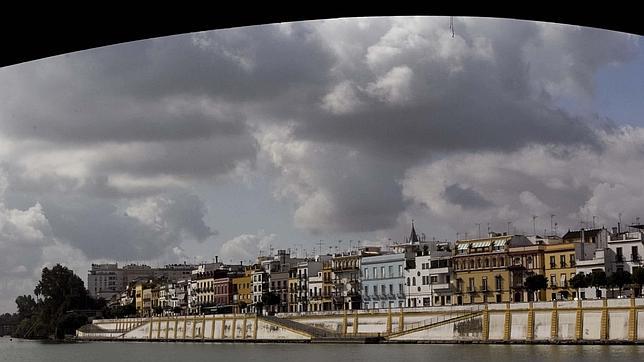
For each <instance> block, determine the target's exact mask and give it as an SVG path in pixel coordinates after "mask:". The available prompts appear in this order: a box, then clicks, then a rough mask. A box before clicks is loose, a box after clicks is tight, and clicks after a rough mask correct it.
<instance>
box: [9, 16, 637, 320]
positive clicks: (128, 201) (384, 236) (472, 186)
mask: <svg viewBox="0 0 644 362" xmlns="http://www.w3.org/2000/svg"><path fill="white" fill-rule="evenodd" d="M454 27H455V36H454V37H452V33H451V31H450V29H449V18H432V17H428V18H365V19H338V20H325V21H313V22H302V23H290V24H275V25H266V26H253V27H246V28H237V29H229V30H218V31H212V32H203V33H195V34H185V35H177V36H173V37H166V38H159V39H151V40H145V41H138V42H132V43H127V44H120V45H115V46H109V47H104V48H99V49H92V50H87V51H82V52H76V53H72V54H67V55H62V56H57V57H52V58H47V59H42V60H39V61H34V62H29V63H24V64H19V65H14V66H9V67H5V68H2V69H0V311H5V310H7V311H12V310H14V309H15V306H14V303H13V299H14V298H15V296H17V295H19V294H24V293H29V292H31V291H33V287H34V283H35V280H37V279H38V277H39V273H40V270H41V269H42V267H43V266H47V265H52V263H55V262H61V263H64V264H66V265H69V266H70V267H72V268H73V269H74V270H75V271H76V272H77V273H79V274H80V275H81V276H83V277H85V275H86V273H87V269H88V267H89V264H91V263H92V262H104V261H118V262H120V263H123V262H126V261H127V262H132V261H145V262H148V263H150V264H152V265H155V266H156V265H163V264H164V263H169V262H183V261H184V260H187V261H194V260H195V259H196V260H210V259H212V258H214V256H215V255H218V256H220V257H221V258H223V259H224V260H225V261H231V262H235V263H236V262H239V261H240V260H245V261H247V260H249V259H252V258H254V257H255V256H256V255H257V254H258V253H259V252H260V250H261V252H262V253H264V254H266V253H267V252H268V250H269V248H270V247H273V248H282V247H283V248H289V247H290V248H292V250H294V249H295V248H297V249H298V252H299V253H302V251H303V249H305V250H306V252H307V253H309V254H310V253H312V252H313V248H314V247H316V248H319V247H318V243H319V242H320V241H322V242H323V244H322V245H323V251H328V250H333V249H335V248H336V247H337V246H339V247H340V248H343V249H344V248H347V247H348V244H349V240H352V245H354V246H355V245H356V244H357V241H358V240H361V241H362V242H361V243H362V244H363V245H364V244H368V243H383V242H387V241H388V239H389V238H391V239H392V240H400V239H401V238H402V237H403V236H404V235H406V234H407V233H408V229H409V224H410V222H411V220H412V219H414V220H416V224H417V228H418V229H419V231H422V232H423V233H425V234H426V235H427V237H428V238H431V237H435V238H437V239H455V238H456V236H457V233H459V236H460V237H464V236H465V233H468V234H469V235H470V236H475V235H476V234H477V233H478V225H477V224H481V225H482V226H481V228H482V230H483V232H485V231H486V229H487V225H488V224H489V225H490V228H491V229H492V230H496V231H507V228H508V224H507V223H508V222H511V223H512V224H511V226H510V227H511V231H514V230H515V229H516V232H524V233H532V231H533V218H532V216H533V215H534V216H537V219H536V229H537V231H538V232H540V233H542V232H543V230H544V229H548V230H550V220H551V218H550V215H551V214H555V215H556V217H555V219H554V220H555V221H556V222H557V224H558V231H559V232H560V233H562V232H563V231H565V230H567V229H568V228H576V227H579V226H580V225H581V224H580V222H585V223H586V225H589V224H591V223H592V218H593V216H595V221H596V224H597V225H606V226H613V224H614V223H615V222H616V220H617V218H618V214H619V213H622V220H623V221H624V223H631V222H633V221H634V220H635V217H638V216H640V215H642V216H644V210H643V209H642V205H644V188H643V187H642V184H641V180H642V179H644V102H642V95H644V40H643V39H642V37H640V36H635V35H628V34H623V33H617V32H610V31H604V30H597V29H590V28H580V27H575V26H565V25H555V24H546V23H536V22H524V21H514V20H496V19H476V18H455V20H454ZM338 240H343V241H342V243H339V242H338Z"/></svg>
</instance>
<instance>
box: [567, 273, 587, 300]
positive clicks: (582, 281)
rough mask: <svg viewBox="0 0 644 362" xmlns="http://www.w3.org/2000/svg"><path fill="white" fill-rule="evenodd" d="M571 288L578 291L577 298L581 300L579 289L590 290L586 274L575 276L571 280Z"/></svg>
mask: <svg viewBox="0 0 644 362" xmlns="http://www.w3.org/2000/svg"><path fill="white" fill-rule="evenodd" d="M570 286H571V287H573V288H575V289H577V297H578V298H579V299H581V293H580V292H579V289H582V288H588V279H587V278H586V276H585V275H584V273H578V274H575V276H574V277H572V278H570Z"/></svg>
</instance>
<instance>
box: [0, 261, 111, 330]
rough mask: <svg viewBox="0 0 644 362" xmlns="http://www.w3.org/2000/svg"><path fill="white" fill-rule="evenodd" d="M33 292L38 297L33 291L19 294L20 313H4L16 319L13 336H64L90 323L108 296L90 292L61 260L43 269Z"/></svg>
mask: <svg viewBox="0 0 644 362" xmlns="http://www.w3.org/2000/svg"><path fill="white" fill-rule="evenodd" d="M34 294H35V295H36V298H35V299H34V297H32V296H31V295H21V296H19V297H17V298H16V304H17V306H18V313H14V314H13V315H11V314H5V315H3V317H4V318H6V319H7V320H11V321H12V324H13V323H16V322H17V328H16V330H15V331H14V333H13V336H14V337H19V338H30V339H44V338H55V339H62V338H64V336H65V334H74V333H75V331H76V329H77V328H79V327H80V326H82V325H84V324H86V323H88V316H89V315H91V314H92V313H93V312H95V311H97V310H98V311H101V310H104V309H105V308H106V302H105V300H103V299H95V298H93V297H92V296H90V295H89V292H88V291H87V289H85V285H84V283H83V280H82V279H81V278H79V277H78V276H77V275H75V274H74V272H73V271H72V270H70V269H68V268H67V267H65V266H62V265H60V264H56V266H54V267H53V268H51V269H49V268H44V269H43V270H42V276H41V280H40V281H39V282H38V284H37V285H36V288H35V289H34Z"/></svg>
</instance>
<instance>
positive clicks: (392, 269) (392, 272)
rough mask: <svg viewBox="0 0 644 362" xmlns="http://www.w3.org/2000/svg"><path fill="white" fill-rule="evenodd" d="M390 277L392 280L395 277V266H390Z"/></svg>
mask: <svg viewBox="0 0 644 362" xmlns="http://www.w3.org/2000/svg"><path fill="white" fill-rule="evenodd" d="M389 277H390V278H393V277H394V266H393V265H390V266H389Z"/></svg>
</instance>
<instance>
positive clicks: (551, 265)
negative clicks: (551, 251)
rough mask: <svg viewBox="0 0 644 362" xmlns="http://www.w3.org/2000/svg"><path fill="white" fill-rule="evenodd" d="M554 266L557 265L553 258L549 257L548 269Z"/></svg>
mask: <svg viewBox="0 0 644 362" xmlns="http://www.w3.org/2000/svg"><path fill="white" fill-rule="evenodd" d="M556 266H557V264H556V263H555V257H554V256H551V257H550V267H551V268H555V267H556Z"/></svg>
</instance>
